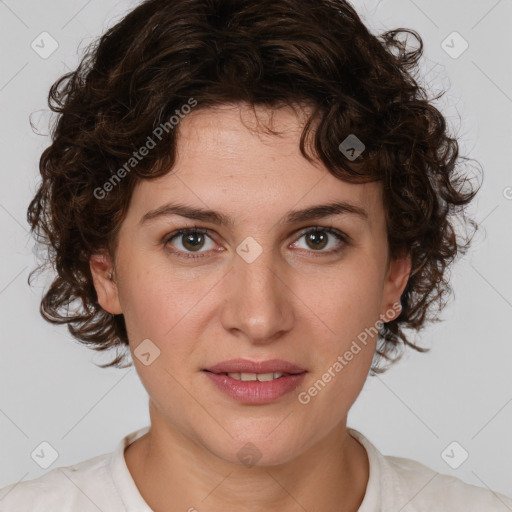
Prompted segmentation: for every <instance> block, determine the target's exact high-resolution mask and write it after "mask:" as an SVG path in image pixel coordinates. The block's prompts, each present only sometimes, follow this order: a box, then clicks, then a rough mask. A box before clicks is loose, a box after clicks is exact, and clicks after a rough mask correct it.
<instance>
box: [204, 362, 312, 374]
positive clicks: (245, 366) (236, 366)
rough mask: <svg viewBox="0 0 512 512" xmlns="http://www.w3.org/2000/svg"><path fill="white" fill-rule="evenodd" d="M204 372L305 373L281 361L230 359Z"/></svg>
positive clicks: (296, 366)
mask: <svg viewBox="0 0 512 512" xmlns="http://www.w3.org/2000/svg"><path fill="white" fill-rule="evenodd" d="M204 370H206V371H208V372H212V373H217V374H218V373H274V372H280V373H289V374H292V375H296V374H299V373H300V374H302V373H305V372H306V370H305V369H304V368H301V367H300V366H298V365H296V364H293V363H290V362H289V361H284V360H282V359H269V360H267V361H251V360H249V359H230V360H229V361H223V362H221V363H217V364H215V365H213V366H209V367H208V368H204Z"/></svg>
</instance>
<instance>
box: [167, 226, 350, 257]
mask: <svg viewBox="0 0 512 512" xmlns="http://www.w3.org/2000/svg"><path fill="white" fill-rule="evenodd" d="M316 232H325V233H329V234H331V235H333V236H334V237H336V238H337V239H338V240H339V241H340V242H343V243H342V244H341V245H340V246H339V247H338V248H336V249H331V250H330V251H313V250H311V251H309V252H313V253H315V252H318V254H315V256H314V257H318V256H320V257H321V256H325V255H332V254H338V253H339V252H341V251H342V250H343V249H344V247H345V245H348V244H349V238H350V237H349V236H348V235H346V234H345V233H343V232H341V231H338V230H337V229H333V228H325V227H322V226H315V227H313V228H308V229H306V230H304V231H302V232H301V233H300V234H299V237H298V238H297V240H299V239H300V238H302V237H303V236H304V235H308V234H310V233H316ZM196 233H199V234H202V235H208V233H209V230H208V229H203V228H198V227H193V228H184V229H180V230H178V231H175V232H173V233H171V234H170V235H168V236H166V237H165V238H164V242H163V243H164V246H166V245H167V244H168V243H169V242H170V241H171V240H173V239H174V238H177V237H179V236H181V235H188V234H196ZM208 236H209V235H208ZM210 238H211V237H210ZM207 252H209V251H206V252H202V253H197V255H196V254H193V253H184V252H183V251H181V250H177V251H174V250H173V251H171V253H172V254H173V255H176V256H177V257H179V258H184V259H198V258H204V257H205V254H206V253H207ZM183 254H187V256H184V255H183ZM199 254H200V255H199Z"/></svg>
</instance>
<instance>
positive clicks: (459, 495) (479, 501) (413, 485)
mask: <svg viewBox="0 0 512 512" xmlns="http://www.w3.org/2000/svg"><path fill="white" fill-rule="evenodd" d="M383 457H384V461H385V464H384V468H385V469H387V471H388V472H389V473H391V474H390V478H391V479H393V480H394V481H395V482H396V485H397V486H398V487H399V489H400V493H401V494H402V496H403V499H404V500H405V502H404V503H403V504H402V506H404V508H403V512H412V511H414V510H422V509H425V507H428V506H434V505H435V506H436V510H438V511H444V510H446V511H451V512H452V511H457V510H461V511H462V510H464V511H465V512H469V511H475V512H476V511H479V512H480V511H483V510H485V511H486V512H509V511H512V499H510V498H508V497H507V496H504V495H503V494H500V493H498V492H495V491H492V490H490V489H487V488H484V487H479V486H476V485H471V484H468V483H466V482H464V481H462V480H461V479H459V478H457V477H455V476H452V475H448V474H443V473H439V472H437V471H434V470H433V469H431V468H429V467H428V466H425V465H424V464H422V463H420V462H418V461H415V460H412V459H406V458H401V457H393V456H383ZM406 503H407V505H406Z"/></svg>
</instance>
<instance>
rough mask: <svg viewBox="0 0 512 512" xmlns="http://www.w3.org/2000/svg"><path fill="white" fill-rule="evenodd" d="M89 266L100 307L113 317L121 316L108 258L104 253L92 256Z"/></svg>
mask: <svg viewBox="0 0 512 512" xmlns="http://www.w3.org/2000/svg"><path fill="white" fill-rule="evenodd" d="M89 266H90V269H91V275H92V279H93V283H94V288H95V290H96V294H97V296H98V302H99V304H100V306H101V307H102V308H103V309H104V310H105V311H107V312H109V313H111V314H113V315H119V314H121V313H122V312H123V311H122V309H121V304H120V302H119V294H118V289H117V284H116V281H115V272H114V266H113V264H112V260H111V258H110V256H108V255H107V254H104V253H101V254H93V255H92V256H91V257H90V259H89Z"/></svg>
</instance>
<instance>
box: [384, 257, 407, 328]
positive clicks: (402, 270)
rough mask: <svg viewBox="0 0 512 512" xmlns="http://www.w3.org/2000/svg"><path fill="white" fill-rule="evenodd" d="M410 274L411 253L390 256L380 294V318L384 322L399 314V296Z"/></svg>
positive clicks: (400, 309)
mask: <svg viewBox="0 0 512 512" xmlns="http://www.w3.org/2000/svg"><path fill="white" fill-rule="evenodd" d="M410 274H411V255H410V253H409V252H404V253H402V254H401V255H400V256H399V257H397V258H394V259H392V258H390V259H389V262H388V270H387V275H386V277H385V281H384V289H383V294H382V310H381V313H380V317H381V320H382V321H383V322H384V323H386V322H390V321H391V320H394V319H395V318H397V317H398V316H399V315H400V312H401V311H402V308H401V306H400V297H401V296H402V293H403V291H404V289H405V287H406V286H407V281H408V280H409V276H410Z"/></svg>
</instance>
